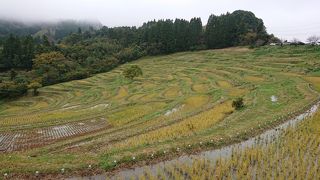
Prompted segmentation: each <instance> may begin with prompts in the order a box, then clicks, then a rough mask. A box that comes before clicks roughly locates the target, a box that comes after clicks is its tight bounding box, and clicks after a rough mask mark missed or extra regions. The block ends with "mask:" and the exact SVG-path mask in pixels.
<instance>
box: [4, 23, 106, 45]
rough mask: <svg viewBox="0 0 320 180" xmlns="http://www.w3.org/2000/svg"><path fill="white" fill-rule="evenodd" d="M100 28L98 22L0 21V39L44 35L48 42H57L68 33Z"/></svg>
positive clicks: (100, 25)
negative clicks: (14, 36) (9, 36)
mask: <svg viewBox="0 0 320 180" xmlns="http://www.w3.org/2000/svg"><path fill="white" fill-rule="evenodd" d="M101 27H102V24H101V23H100V22H98V21H77V20H61V21H55V22H53V21H51V22H24V21H19V20H9V19H0V39H1V38H4V37H6V36H8V35H10V34H14V35H17V36H26V35H32V36H33V37H41V36H43V35H46V36H47V37H48V38H49V39H50V40H52V41H57V40H60V39H62V38H63V37H65V36H67V35H69V34H70V33H73V32H77V31H79V30H81V31H87V30H90V29H91V30H97V29H100V28H101Z"/></svg>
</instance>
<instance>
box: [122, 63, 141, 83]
mask: <svg viewBox="0 0 320 180" xmlns="http://www.w3.org/2000/svg"><path fill="white" fill-rule="evenodd" d="M123 75H124V77H125V78H128V79H130V80H133V78H135V77H138V76H142V70H141V68H140V67H139V66H137V65H132V66H131V67H129V68H126V69H125V70H124V71H123Z"/></svg>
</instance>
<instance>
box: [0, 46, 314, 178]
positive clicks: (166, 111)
mask: <svg viewBox="0 0 320 180" xmlns="http://www.w3.org/2000/svg"><path fill="white" fill-rule="evenodd" d="M299 48H301V47H290V48H289V47H286V48H283V49H277V48H267V47H263V48H260V49H255V50H250V49H247V48H229V49H224V50H208V51H199V52H185V53H176V54H173V55H167V56H157V57H146V58H142V59H140V60H137V61H135V62H132V63H128V64H124V65H122V66H120V67H118V68H116V69H114V70H112V71H110V72H107V73H102V74H98V75H95V76H93V77H90V78H87V79H83V80H76V81H71V82H66V83H61V84H57V85H52V86H47V87H43V88H40V89H39V92H40V94H39V96H37V97H33V96H32V95H31V93H30V95H29V94H28V95H26V96H24V97H21V98H19V99H16V100H10V101H3V102H1V104H0V162H1V163H0V173H1V174H5V173H6V174H7V177H21V176H22V177H23V176H28V177H30V176H35V172H36V171H38V175H39V174H40V175H47V174H56V175H57V174H58V175H61V176H62V175H63V176H68V175H72V174H76V172H79V171H88V172H91V173H93V172H96V171H112V170H115V169H121V168H123V167H128V166H134V165H139V164H140V163H141V162H145V161H150V162H151V161H152V158H151V155H154V156H155V157H156V159H159V160H160V159H162V158H169V157H172V156H178V155H179V153H192V152H193V151H196V150H199V148H200V149H201V148H203V149H206V148H217V147H220V146H223V145H227V144H230V143H234V142H237V141H240V140H241V138H240V137H242V138H244V137H250V136H253V135H255V134H258V133H261V132H263V131H264V130H266V129H269V128H271V127H273V126H274V125H277V124H280V123H281V122H283V121H284V120H285V119H286V118H287V117H289V116H290V115H292V114H293V113H295V112H297V111H300V110H301V108H302V107H304V106H306V105H308V104H310V103H311V102H313V101H314V100H316V99H317V98H318V96H319V94H318V92H317V91H316V90H319V88H320V87H319V77H318V76H317V73H318V72H317V71H316V69H317V67H315V66H314V64H315V62H317V61H319V58H318V54H317V53H318V51H310V50H308V49H306V48H305V47H303V48H304V49H302V48H301V49H299ZM292 52H295V53H292ZM297 52H298V53H299V57H296V53H297ZM130 64H136V65H138V66H140V67H141V68H142V70H143V74H144V75H143V76H141V77H138V78H136V79H135V80H134V81H129V80H127V79H125V78H124V77H123V76H122V74H121V72H122V70H123V69H124V68H125V67H127V66H129V65H130ZM287 64H290V66H288V65H287ZM310 69H311V70H312V69H315V71H310ZM237 97H243V98H244V102H245V108H243V109H241V110H239V111H236V110H234V109H233V107H232V106H231V103H232V100H234V99H235V98H237ZM272 97H276V99H277V100H276V101H273V100H272ZM211 141H212V142H213V143H212V144H209V145H208V144H207V143H206V142H211ZM199 144H201V145H200V146H199ZM178 149H179V150H178ZM182 149H187V150H188V151H185V152H183V151H182ZM248 151H249V150H248ZM262 151H264V150H261V152H260V150H259V153H260V154H262ZM251 152H256V151H255V150H250V153H251ZM270 152H271V150H270ZM257 153H258V152H257ZM244 154H245V153H243V154H240V155H239V154H238V155H235V156H236V157H243V156H244ZM248 156H249V155H248ZM250 156H251V155H250ZM133 157H134V158H133ZM152 157H153V156H152ZM252 157H257V156H256V155H252ZM149 158H151V159H149ZM242 160H243V158H240V159H237V161H239V162H240V161H241V162H242ZM234 161H235V160H234ZM270 162H272V161H270ZM219 163H220V164H221V168H220V170H219V172H220V173H221V174H224V173H223V172H225V170H226V169H228V167H229V166H228V165H230V164H229V160H221V161H219ZM234 163H235V162H233V161H232V164H234ZM263 163H267V162H265V161H263ZM268 163H269V162H268ZM206 164H211V163H208V162H207V161H206V160H199V161H197V162H196V163H195V165H194V166H195V167H193V165H192V166H190V165H181V167H180V168H181V170H183V171H186V172H189V171H192V168H200V167H204V168H205V169H210V168H211V165H210V166H208V167H207V166H205V165H206ZM220 164H219V165H220ZM89 165H90V168H88V167H89ZM216 165H217V164H216ZM216 165H214V166H215V167H216ZM255 165H256V166H255V167H257V164H255ZM270 165H271V163H270ZM247 166H248V167H250V163H249V164H247ZM263 167H267V165H266V164H264V165H263ZM62 168H63V169H64V172H63V174H61V169H62ZM174 169H175V170H172V171H171V170H168V172H171V173H178V172H179V171H180V170H178V171H176V167H174ZM217 171H218V170H217ZM253 171H254V172H257V171H256V170H253ZM261 173H262V172H261ZM217 174H218V172H214V173H213V175H214V176H216V175H217ZM248 174H250V173H247V175H248ZM251 174H252V173H251ZM204 175H206V174H205V173H204ZM259 175H260V174H259ZM199 176H201V174H199ZM248 176H249V175H248ZM177 177H178V175H177ZM180 177H181V176H180ZM190 177H191V176H190ZM192 177H194V175H192ZM195 177H197V176H195ZM206 177H207V176H206ZM208 177H209V176H208ZM219 177H220V176H219ZM241 177H242V176H241ZM272 177H277V176H272Z"/></svg>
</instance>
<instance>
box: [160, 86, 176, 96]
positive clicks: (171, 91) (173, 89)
mask: <svg viewBox="0 0 320 180" xmlns="http://www.w3.org/2000/svg"><path fill="white" fill-rule="evenodd" d="M179 92H180V88H179V87H178V86H174V87H171V88H169V89H168V90H167V91H165V93H164V96H165V97H168V98H174V97H177V96H178V95H179Z"/></svg>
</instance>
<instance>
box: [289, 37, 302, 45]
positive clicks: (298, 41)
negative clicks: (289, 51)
mask: <svg viewBox="0 0 320 180" xmlns="http://www.w3.org/2000/svg"><path fill="white" fill-rule="evenodd" d="M291 44H292V45H295V46H297V45H299V44H300V40H299V39H297V38H293V39H292V41H291Z"/></svg>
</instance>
